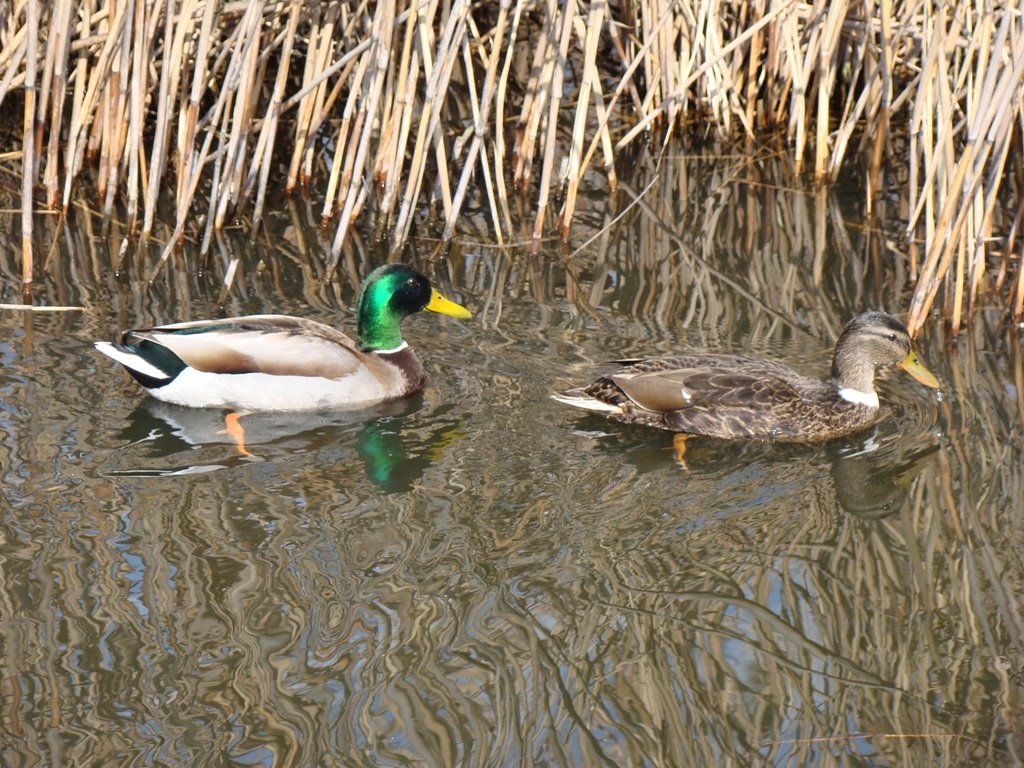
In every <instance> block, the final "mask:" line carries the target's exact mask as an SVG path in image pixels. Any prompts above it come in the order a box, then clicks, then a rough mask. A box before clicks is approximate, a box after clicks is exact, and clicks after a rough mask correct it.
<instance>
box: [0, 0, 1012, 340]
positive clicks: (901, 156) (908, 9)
mask: <svg viewBox="0 0 1024 768" xmlns="http://www.w3.org/2000/svg"><path fill="white" fill-rule="evenodd" d="M1022 2H1024V0H1010V1H1009V2H1006V3H1002V4H994V5H993V6H992V7H991V9H990V10H979V8H980V6H976V5H974V4H970V3H967V2H966V0H960V1H959V2H956V3H954V4H953V5H950V4H948V3H937V2H935V1H934V0H907V1H906V2H898V1H895V2H894V0H879V1H878V2H870V3H867V4H853V3H850V2H848V1H847V0H840V1H838V2H832V3H826V2H814V3H804V4H798V3H794V2H789V1H788V0H769V1H768V2H765V1H764V0H757V1H756V2H753V3H747V2H733V3H730V4H727V5H725V6H723V5H721V4H719V3H717V2H714V0H678V1H670V0H637V1H636V2H632V3H615V4H608V3H605V2H603V0H590V1H589V2H584V3H557V2H554V1H553V0H541V1H535V2H531V1H530V0H500V2H495V3H484V4H477V5H471V4H470V3H469V2H468V0H452V2H451V3H444V4H441V3H437V2H435V1H434V0H426V1H425V2H410V1H409V0H399V2H397V3H376V4H374V3H339V2H326V1H323V0H292V2H270V1H267V2H242V1H240V0H238V1H230V0H221V1H220V2H212V1H205V0H155V1H154V2H143V1H142V0H87V2H79V3H72V2H70V0H57V2H53V3H43V2H40V0H12V2H9V3H6V4H4V6H3V10H2V11H0V106H2V105H5V104H7V105H12V104H13V105H17V106H19V107H20V108H21V114H22V115H23V122H22V128H21V138H22V152H21V155H20V157H21V161H22V171H21V175H22V180H23V217H22V230H23V233H24V236H25V241H24V245H23V262H22V266H23V281H24V285H25V286H28V285H30V281H31V278H32V273H33V269H34V268H36V267H34V264H33V260H32V251H31V228H32V211H33V206H34V205H37V204H40V203H41V204H42V205H44V206H45V207H47V208H50V209H60V208H64V209H66V208H67V206H68V205H69V203H70V201H71V199H72V195H73V192H74V190H75V188H76V186H77V185H78V182H79V179H80V178H81V177H82V176H83V173H84V172H85V171H86V170H87V169H88V170H89V172H90V176H91V178H92V179H94V182H95V187H96V191H97V193H98V195H99V199H100V200H101V201H102V209H103V211H104V213H105V214H106V215H108V216H109V215H110V214H111V212H112V209H113V205H114V203H115V202H118V201H119V202H123V203H124V204H125V205H126V210H127V215H128V219H129V224H130V226H131V227H132V229H133V230H135V231H137V232H138V233H139V234H141V235H143V236H146V235H149V234H150V233H151V232H152V231H153V228H154V223H155V220H156V218H155V217H156V211H157V205H158V203H159V202H160V199H161V194H162V193H164V192H165V190H168V189H173V190H174V205H175V221H174V230H173V232H172V233H171V236H170V237H169V238H168V242H167V246H166V249H165V252H164V260H166V258H167V256H169V254H170V253H171V250H172V249H173V247H174V246H175V245H176V244H177V243H178V242H180V240H181V238H182V237H184V236H185V234H186V233H187V234H188V235H189V236H194V237H197V238H199V239H200V241H201V242H202V248H203V250H204V252H205V251H206V250H208V249H209V247H210V245H211V242H212V235H213V233H215V232H217V231H219V230H221V229H222V228H224V227H225V226H226V225H227V223H229V222H232V221H234V220H236V219H238V218H241V217H245V218H247V219H248V220H249V221H250V222H251V226H252V227H253V228H254V229H255V228H256V227H257V226H258V225H259V222H260V219H261V216H262V214H263V211H264V207H265V205H266V195H267V192H268V191H274V190H276V189H277V187H278V184H277V183H276V182H277V179H279V178H283V179H284V184H283V185H280V186H282V187H283V189H284V190H286V191H288V192H292V191H295V190H296V189H298V188H305V189H313V190H315V192H316V194H317V195H318V196H320V195H322V196H323V209H322V216H323V219H324V221H325V223H328V222H329V223H330V225H331V226H332V227H333V231H334V233H335V234H334V237H333V240H332V245H331V268H332V269H333V267H334V266H335V265H336V264H337V262H338V260H339V258H340V256H341V253H342V248H343V245H344V243H345V241H346V239H347V238H348V237H349V235H350V230H351V226H352V224H353V222H355V221H356V220H358V219H360V218H361V217H367V216H372V217H373V221H374V222H375V223H376V224H377V225H378V227H379V228H380V231H381V232H382V233H387V234H388V235H389V236H390V237H391V238H392V239H393V242H394V246H395V247H396V248H397V247H400V246H401V244H402V243H403V242H404V241H405V240H406V239H407V238H408V237H409V234H410V231H411V228H412V226H413V222H414V220H415V218H416V215H417V214H418V213H421V212H422V211H423V206H424V204H425V203H431V204H432V205H433V206H436V207H435V209H434V210H437V211H438V216H437V220H438V222H439V223H440V225H442V226H443V239H444V240H446V241H447V240H449V239H450V238H452V237H453V236H454V235H455V233H456V229H457V226H458V222H459V217H460V212H461V211H462V210H463V207H464V206H465V205H466V201H467V199H468V198H473V197H475V198H476V199H475V200H474V204H475V205H476V207H478V208H480V209H482V210H486V211H489V218H490V221H491V226H492V227H493V232H492V235H493V237H494V239H496V240H497V241H498V242H509V241H510V240H513V239H514V237H515V234H514V231H513V223H512V222H513V217H512V214H511V212H510V209H509V204H508V203H509V194H510V188H512V189H518V190H523V191H525V192H527V193H528V199H532V200H534V201H535V203H534V206H535V207H534V225H533V227H532V242H533V247H534V249H536V248H537V247H538V246H539V244H540V240H541V238H543V237H544V236H546V235H547V234H548V233H550V232H552V231H553V230H554V231H556V232H557V233H558V235H560V236H561V237H562V238H563V239H567V238H568V237H569V234H570V227H571V224H572V220H573V216H574V213H575V211H576V207H577V203H578V199H577V198H578V192H579V186H580V181H581V179H583V178H584V177H585V176H586V175H587V174H604V176H605V178H606V179H607V185H608V187H609V188H614V187H615V186H616V185H617V183H618V178H617V176H616V171H615V162H616V159H617V157H618V156H619V155H620V154H621V153H622V151H623V149H624V148H625V147H627V146H629V145H631V144H633V143H635V142H637V141H644V140H646V139H647V138H648V137H649V136H654V137H661V138H659V139H658V141H659V142H661V141H662V139H664V140H667V138H668V137H670V136H671V135H672V134H673V132H674V131H677V130H683V129H685V130H686V132H687V133H694V135H704V134H706V133H707V132H708V131H709V130H713V131H715V132H717V133H718V134H719V135H722V136H736V135H746V136H747V137H750V138H753V139H757V138H759V137H761V136H764V135H769V134H770V135H773V136H777V135H778V134H779V129H780V128H781V129H782V137H783V138H784V139H785V141H786V142H787V145H788V147H789V148H790V149H789V151H791V152H792V157H793V161H794V166H795V168H796V171H797V172H798V173H800V172H802V171H803V166H804V163H805V161H807V160H810V162H811V168H810V172H811V173H812V174H813V177H814V180H815V181H816V182H817V183H819V184H828V183H830V182H832V181H834V180H835V179H836V178H837V176H838V173H839V171H840V169H841V168H843V167H844V165H847V164H849V163H851V162H856V163H860V164H861V166H862V168H863V173H864V176H865V180H866V183H865V189H866V191H867V206H868V209H869V210H870V209H871V206H872V204H873V201H874V200H875V199H876V197H877V195H878V194H880V192H881V190H882V189H883V187H884V186H885V185H886V182H885V181H884V169H885V168H886V167H887V164H891V163H892V162H893V158H894V157H897V158H898V161H899V162H900V163H903V164H905V165H907V166H908V167H909V177H908V178H907V179H906V180H905V181H903V182H902V183H905V184H907V185H909V192H910V200H911V202H910V206H909V210H908V211H906V218H907V234H908V241H909V243H910V246H909V248H908V253H907V256H908V258H909V262H910V267H911V270H912V271H913V272H914V273H915V274H916V275H917V287H916V291H915V293H914V296H913V300H912V303H911V307H910V317H909V319H910V326H911V329H912V330H913V331H917V330H918V329H920V327H921V325H922V324H923V323H924V321H925V318H926V316H927V314H928V312H929V310H930V309H931V308H932V306H933V305H934V304H935V302H936V300H937V299H941V303H942V306H943V308H944V311H945V313H946V316H947V318H948V321H949V322H950V324H951V325H952V327H953V328H954V329H956V328H958V327H959V326H960V324H961V321H962V317H963V315H964V313H965V312H969V311H970V310H971V308H972V307H973V305H974V304H975V303H976V302H977V300H978V297H979V295H980V293H981V291H982V290H984V289H985V288H986V287H987V286H988V285H989V283H994V284H995V286H996V288H1003V287H1005V292H1006V293H1007V294H1009V299H1010V305H1011V306H1012V308H1013V309H1012V314H1013V317H1014V319H1015V320H1016V321H1020V320H1021V315H1022V312H1024V271H1022V270H1021V269H1020V258H1019V256H1018V255H1016V253H1017V252H1019V247H1020V246H1019V242H1020V238H1019V237H1017V236H1016V232H1017V229H1018V228H1019V219H1020V216H1019V215H1018V216H1017V221H1013V220H1012V218H1013V215H1015V214H1016V213H1017V211H1016V208H1017V207H1019V204H1017V205H1014V206H1012V207H1013V208H1014V211H1013V212H1012V213H1011V215H1010V217H1009V218H1010V219H1011V220H1007V217H1006V216H1005V215H1004V214H1003V207H1004V206H1006V205H1007V203H1006V201H1007V200H1008V199H1009V198H1011V197H1012V196H1013V195H1014V194H1017V192H1018V191H1019V190H1018V188H1019V185H1020V178H1021V176H1022V168H1021V166H1020V162H1019V160H1018V161H1017V162H1016V164H1015V165H1014V164H1008V161H1009V160H1010V159H1011V158H1012V157H1013V155H1012V153H1011V151H1010V150H1011V147H1012V146H1013V145H1014V143H1016V144H1017V146H1019V145H1020V143H1021V132H1020V131H1019V130H1016V131H1015V128H1014V127H1015V125H1018V124H1019V123H1020V122H1021V120H1022V119H1024V109H1022V80H1024V15H1022V10H1024V9H1022ZM14 109H15V107H13V106H8V107H7V109H6V110H5V112H6V113H13V111H14ZM506 128H507V129H508V130H509V131H510V133H514V142H513V144H512V148H511V152H510V151H509V147H508V144H507V143H506V141H507V139H508V138H510V137H509V136H506V133H505V132H506ZM851 150H852V151H851ZM44 160H45V162H43V161H44ZM620 171H621V169H620ZM36 194H38V199H37V197H36ZM1017 199H1018V200H1019V199H1020V195H1019V194H1017ZM552 201H557V204H558V207H557V210H555V207H554V206H553V205H552ZM1015 248H1016V249H1017V251H1016V252H1015V250H1014V249H1015ZM1000 252H1001V254H1002V265H1001V267H1000V270H999V273H998V275H997V277H996V279H995V280H994V281H992V280H986V270H987V268H988V258H989V256H990V255H991V254H993V253H1000Z"/></svg>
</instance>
